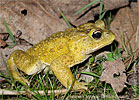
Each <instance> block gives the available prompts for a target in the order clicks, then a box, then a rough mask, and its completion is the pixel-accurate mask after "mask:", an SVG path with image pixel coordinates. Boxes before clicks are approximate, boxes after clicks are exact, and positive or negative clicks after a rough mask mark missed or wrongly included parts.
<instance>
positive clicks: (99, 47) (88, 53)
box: [86, 39, 114, 55]
mask: <svg viewBox="0 0 139 100" xmlns="http://www.w3.org/2000/svg"><path fill="white" fill-rule="evenodd" d="M113 41H114V39H113V40H111V41H109V42H108V43H106V44H105V45H104V44H103V45H99V46H97V47H96V48H93V49H92V50H89V51H88V52H87V53H86V55H90V54H91V53H93V52H95V51H97V50H99V49H101V48H103V47H105V46H107V45H110V44H111V43H112V42H113Z"/></svg>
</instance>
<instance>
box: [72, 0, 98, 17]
mask: <svg viewBox="0 0 139 100" xmlns="http://www.w3.org/2000/svg"><path fill="white" fill-rule="evenodd" d="M99 1H100V0H94V1H92V2H91V3H89V4H87V5H86V6H84V7H83V8H81V9H80V10H79V11H77V12H76V13H74V14H73V15H77V14H79V13H80V12H82V11H83V10H84V9H86V8H88V7H89V6H91V5H93V4H94V3H97V2H99Z"/></svg>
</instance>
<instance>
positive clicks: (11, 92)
mask: <svg viewBox="0 0 139 100" xmlns="http://www.w3.org/2000/svg"><path fill="white" fill-rule="evenodd" d="M67 91H68V90H67V89H62V90H53V92H54V94H55V96H56V95H58V94H65V93H66V92H67ZM78 91H81V90H74V91H70V92H78ZM19 92H20V94H22V95H26V94H28V91H19ZM19 92H18V91H16V90H5V89H0V95H20V94H19ZM37 92H38V93H39V94H40V95H45V92H44V91H43V90H40V91H37ZM37 92H36V93H37ZM30 93H31V94H35V93H33V92H30ZM51 94H52V91H51V90H48V93H47V95H51Z"/></svg>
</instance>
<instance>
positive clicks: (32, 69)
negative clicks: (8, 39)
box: [7, 50, 44, 85]
mask: <svg viewBox="0 0 139 100" xmlns="http://www.w3.org/2000/svg"><path fill="white" fill-rule="evenodd" d="M7 66H8V68H9V71H10V72H11V74H12V76H13V78H14V79H16V80H18V81H20V82H21V83H23V84H28V85H29V82H28V81H27V80H26V79H24V78H23V77H22V75H21V74H20V73H19V71H18V69H19V70H21V71H23V72H25V73H26V74H28V75H31V74H34V73H36V72H38V71H41V70H42V69H43V68H44V64H43V63H42V62H41V61H40V60H38V59H37V58H35V57H33V56H30V55H29V54H28V53H26V52H24V51H22V50H16V51H14V52H13V53H12V54H11V55H10V58H9V59H8V62H7ZM17 68H18V69H17Z"/></svg>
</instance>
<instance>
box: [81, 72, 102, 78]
mask: <svg viewBox="0 0 139 100" xmlns="http://www.w3.org/2000/svg"><path fill="white" fill-rule="evenodd" d="M80 73H81V74H88V75H92V76H95V77H98V78H99V77H100V76H98V75H97V74H95V73H92V72H80Z"/></svg>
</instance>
